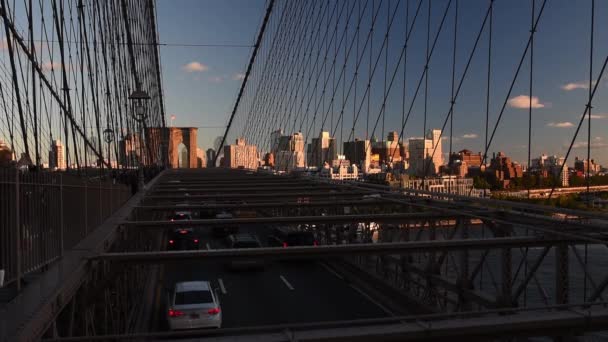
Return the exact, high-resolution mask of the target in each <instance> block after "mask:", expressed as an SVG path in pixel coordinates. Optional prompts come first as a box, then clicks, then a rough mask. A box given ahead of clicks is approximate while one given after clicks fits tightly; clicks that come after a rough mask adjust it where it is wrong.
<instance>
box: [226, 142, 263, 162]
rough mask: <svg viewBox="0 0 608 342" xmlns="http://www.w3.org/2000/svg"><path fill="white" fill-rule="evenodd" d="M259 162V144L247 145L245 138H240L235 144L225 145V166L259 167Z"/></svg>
mask: <svg viewBox="0 0 608 342" xmlns="http://www.w3.org/2000/svg"><path fill="white" fill-rule="evenodd" d="M259 164H260V163H259V156H258V148H257V146H255V145H247V144H246V143H245V139H243V138H239V139H236V144H235V145H228V146H224V165H223V166H224V167H229V168H232V169H236V168H244V169H257V168H258V166H259Z"/></svg>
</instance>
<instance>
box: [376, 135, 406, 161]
mask: <svg viewBox="0 0 608 342" xmlns="http://www.w3.org/2000/svg"><path fill="white" fill-rule="evenodd" d="M372 154H373V155H377V159H378V163H379V164H390V163H395V162H399V161H401V160H402V155H401V148H400V146H399V133H397V132H394V131H393V132H389V133H388V136H387V140H386V141H384V140H383V141H374V142H372Z"/></svg>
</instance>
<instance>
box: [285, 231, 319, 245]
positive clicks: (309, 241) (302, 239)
mask: <svg viewBox="0 0 608 342" xmlns="http://www.w3.org/2000/svg"><path fill="white" fill-rule="evenodd" d="M314 242H315V239H314V237H313V236H312V233H307V232H300V233H290V234H289V235H288V236H287V243H288V244H289V245H291V246H295V245H313V244H314Z"/></svg>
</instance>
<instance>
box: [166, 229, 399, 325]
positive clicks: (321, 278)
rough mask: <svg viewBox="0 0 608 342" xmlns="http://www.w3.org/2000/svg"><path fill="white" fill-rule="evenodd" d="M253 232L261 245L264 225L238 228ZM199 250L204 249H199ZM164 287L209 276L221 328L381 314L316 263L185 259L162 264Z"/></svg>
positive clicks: (205, 237) (214, 242)
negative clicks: (241, 266)
mask: <svg viewBox="0 0 608 342" xmlns="http://www.w3.org/2000/svg"><path fill="white" fill-rule="evenodd" d="M241 232H255V233H256V235H258V237H259V239H260V241H261V242H262V244H265V242H266V235H267V232H268V229H267V228H264V227H249V228H241ZM201 241H202V242H203V243H202V246H205V245H206V244H209V246H210V247H211V248H212V249H216V248H225V245H224V243H223V240H222V239H217V238H213V237H211V236H210V235H209V234H201ZM203 248H204V247H203ZM161 274H163V282H162V283H163V287H164V289H168V288H171V287H172V286H173V284H175V283H176V282H179V281H188V280H208V281H211V283H212V286H213V287H215V288H217V292H218V293H219V296H220V301H221V306H222V315H223V316H222V319H223V325H222V327H225V328H232V327H244V326H256V325H272V324H284V323H304V322H319V321H333V320H352V319H360V318H376V317H386V316H387V315H388V313H387V312H386V311H385V310H384V309H383V308H382V307H381V306H380V305H379V304H377V303H375V301H373V300H372V299H371V298H369V297H367V296H366V295H364V294H362V293H361V292H360V291H358V289H357V288H355V287H354V286H351V284H349V283H348V282H346V281H345V280H344V279H342V278H341V277H339V275H337V274H336V273H334V272H332V271H331V270H329V269H328V268H327V267H325V266H324V265H323V264H321V263H320V262H316V261H289V262H272V263H268V264H267V265H266V267H265V268H264V270H260V271H240V272H236V271H230V270H228V269H226V268H225V266H224V265H221V264H210V263H206V262H201V261H188V262H179V263H170V264H166V265H165V266H164V267H163V271H162V273H161ZM164 289H163V290H162V291H161V293H162V295H161V296H159V299H160V305H158V304H157V305H156V307H157V308H159V310H158V313H157V315H156V317H157V320H158V322H159V323H158V324H157V325H158V329H157V330H165V329H167V324H166V319H165V313H166V310H167V308H166V305H165V303H166V300H167V296H166V292H167V291H166V290H164Z"/></svg>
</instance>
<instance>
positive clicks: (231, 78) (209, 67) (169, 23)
mask: <svg viewBox="0 0 608 342" xmlns="http://www.w3.org/2000/svg"><path fill="white" fill-rule="evenodd" d="M264 10H265V1H264V0H204V1H201V0H158V1H157V13H158V14H157V15H158V30H159V41H160V42H161V43H170V44H179V43H185V44H226V45H244V46H252V45H253V42H254V38H255V35H256V32H257V30H258V28H259V26H260V23H261V19H262V18H263V13H264ZM160 51H161V59H162V72H163V83H164V90H165V100H166V105H165V106H166V110H167V123H168V124H170V123H171V115H175V120H173V125H174V126H192V127H200V128H199V131H198V137H199V139H198V140H199V141H198V143H199V147H200V148H203V149H207V148H209V147H211V146H212V144H213V140H214V139H215V138H216V137H217V136H219V135H222V134H223V133H224V129H225V128H224V127H221V126H225V125H226V122H227V118H228V115H229V113H230V112H231V111H232V107H233V106H234V102H235V99H236V95H237V92H238V89H239V87H240V85H241V82H242V75H243V74H244V71H245V69H246V67H247V62H248V61H249V57H250V55H251V52H252V48H250V47H175V46H165V47H161V49H160ZM208 127H212V128H208Z"/></svg>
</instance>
